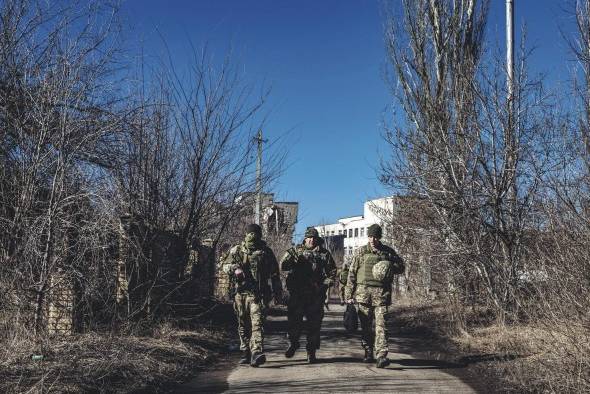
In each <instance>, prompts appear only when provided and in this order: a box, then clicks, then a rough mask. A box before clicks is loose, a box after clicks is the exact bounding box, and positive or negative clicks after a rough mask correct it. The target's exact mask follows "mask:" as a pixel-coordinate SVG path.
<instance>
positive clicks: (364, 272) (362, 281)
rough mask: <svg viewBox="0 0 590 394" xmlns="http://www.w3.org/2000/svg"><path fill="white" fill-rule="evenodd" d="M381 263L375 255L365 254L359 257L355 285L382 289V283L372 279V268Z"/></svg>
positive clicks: (379, 258)
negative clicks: (359, 261)
mask: <svg viewBox="0 0 590 394" xmlns="http://www.w3.org/2000/svg"><path fill="white" fill-rule="evenodd" d="M379 261H381V257H380V256H379V255H377V254H373V253H366V254H364V255H363V256H362V257H361V263H360V267H359V270H358V274H357V283H358V284H359V285H363V286H368V287H382V286H383V283H382V282H381V281H379V280H377V279H375V278H373V267H374V266H375V264H377V263H378V262H379Z"/></svg>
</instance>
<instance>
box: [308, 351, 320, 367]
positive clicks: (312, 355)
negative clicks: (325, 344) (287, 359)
mask: <svg viewBox="0 0 590 394" xmlns="http://www.w3.org/2000/svg"><path fill="white" fill-rule="evenodd" d="M317 362H318V359H317V358H316V356H315V350H308V351H307V363H308V364H315V363H317Z"/></svg>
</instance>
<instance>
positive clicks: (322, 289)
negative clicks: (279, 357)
mask: <svg viewBox="0 0 590 394" xmlns="http://www.w3.org/2000/svg"><path fill="white" fill-rule="evenodd" d="M281 270H282V271H283V272H286V273H287V279H286V285H287V290H288V291H289V301H288V303H287V308H288V312H287V318H288V327H289V328H288V335H289V343H290V344H289V347H288V348H287V350H286V351H285V357H287V358H291V357H293V355H295V351H296V350H297V349H299V338H300V336H301V330H302V328H303V317H304V316H305V318H306V319H307V326H308V331H307V345H306V350H307V362H308V363H310V364H313V363H315V362H316V361H317V358H316V350H317V349H319V348H320V328H321V326H322V319H323V318H324V299H325V298H326V289H327V288H328V287H330V286H331V285H332V284H333V283H334V281H335V279H336V264H335V263H334V259H333V258H332V255H331V254H330V252H329V251H328V250H327V249H325V248H324V247H323V239H322V238H320V237H319V234H318V231H317V230H316V229H315V228H313V227H310V228H308V229H307V230H306V231H305V239H304V240H303V243H302V244H300V245H297V246H295V247H292V248H290V249H289V250H287V252H286V253H285V255H284V256H283V258H282V259H281Z"/></svg>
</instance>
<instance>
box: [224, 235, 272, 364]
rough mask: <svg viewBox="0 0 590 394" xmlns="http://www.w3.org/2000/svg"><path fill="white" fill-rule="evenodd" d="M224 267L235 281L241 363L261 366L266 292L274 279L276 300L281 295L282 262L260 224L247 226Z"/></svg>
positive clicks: (264, 358) (263, 361) (262, 361)
mask: <svg viewBox="0 0 590 394" xmlns="http://www.w3.org/2000/svg"><path fill="white" fill-rule="evenodd" d="M222 269H223V271H224V272H225V273H227V274H228V275H229V277H230V279H231V281H232V283H233V286H234V291H235V296H234V310H235V312H236V316H237V318H238V334H239V336H240V350H242V352H243V358H242V359H241V360H240V364H248V363H249V364H250V365H251V366H253V367H258V366H260V365H262V364H264V363H265V362H266V356H265V355H264V353H263V332H262V324H263V317H262V314H263V296H264V294H265V293H266V290H267V289H268V286H269V285H268V282H269V280H270V281H271V284H272V292H273V294H274V298H275V300H277V302H278V300H280V299H281V297H282V285H281V279H280V273H279V266H278V263H277V259H276V257H275V255H274V253H273V251H272V250H271V249H270V248H269V247H268V246H267V245H266V242H264V241H263V240H262V229H261V228H260V226H259V225H257V224H250V225H248V226H247V227H246V236H245V238H244V241H243V242H241V243H240V244H238V245H236V246H234V247H232V248H231V250H230V251H229V253H228V255H227V257H226V258H225V259H224V261H223V262H222Z"/></svg>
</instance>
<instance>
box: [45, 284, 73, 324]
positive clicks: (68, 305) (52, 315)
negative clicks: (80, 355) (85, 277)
mask: <svg viewBox="0 0 590 394" xmlns="http://www.w3.org/2000/svg"><path fill="white" fill-rule="evenodd" d="M50 283H51V285H50V290H49V297H48V303H47V332H48V333H49V334H60V335H71V334H73V333H74V295H75V293H74V286H73V284H72V282H71V281H70V280H69V279H68V278H66V276H65V275H63V274H62V273H59V272H58V273H55V274H53V275H52V276H51V279H50Z"/></svg>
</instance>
